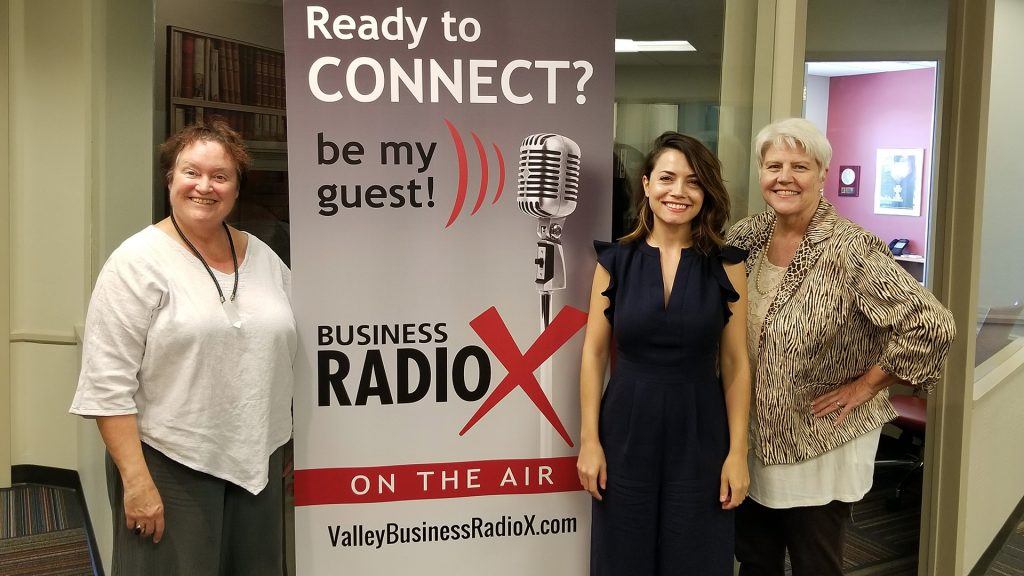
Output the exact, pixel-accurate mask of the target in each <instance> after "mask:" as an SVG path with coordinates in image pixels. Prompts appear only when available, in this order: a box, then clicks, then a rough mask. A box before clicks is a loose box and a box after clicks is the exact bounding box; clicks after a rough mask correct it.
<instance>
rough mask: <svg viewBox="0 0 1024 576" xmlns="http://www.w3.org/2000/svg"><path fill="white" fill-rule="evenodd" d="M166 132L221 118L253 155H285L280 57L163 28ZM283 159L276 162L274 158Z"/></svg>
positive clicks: (224, 40) (208, 36) (212, 37)
mask: <svg viewBox="0 0 1024 576" xmlns="http://www.w3.org/2000/svg"><path fill="white" fill-rule="evenodd" d="M167 91H168V106H167V111H168V119H167V127H168V133H169V134H173V133H174V132H176V131H178V130H180V129H181V128H182V127H184V126H187V125H188V124H191V123H193V122H195V121H196V120H200V119H203V118H205V117H208V116H213V115H217V116H221V117H222V118H224V119H225V120H226V121H227V122H228V123H229V124H231V127H232V128H234V129H235V130H237V131H238V132H239V133H240V134H242V137H243V138H245V140H246V143H247V144H248V146H249V148H250V150H251V151H253V153H254V156H267V157H268V161H269V162H270V163H272V164H282V162H281V159H283V158H284V154H285V153H286V142H285V141H286V139H287V137H286V120H285V89H284V53H283V52H281V51H280V50H274V49H272V48H266V47H263V46H257V45H255V44H249V43H247V42H241V41H238V40H232V39H230V38H224V37H221V36H215V35H212V34H206V33H203V32H197V31H195V30H188V29H185V28H179V27H177V26H168V27H167ZM277 154H280V155H281V158H279V159H277V161H275V158H274V157H275V156H276V155H277Z"/></svg>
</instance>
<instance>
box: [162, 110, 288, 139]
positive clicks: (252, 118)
mask: <svg viewBox="0 0 1024 576" xmlns="http://www.w3.org/2000/svg"><path fill="white" fill-rule="evenodd" d="M213 117H219V118H221V119H223V120H224V121H226V122H227V123H228V124H229V125H230V126H231V127H232V128H234V129H235V130H236V131H237V132H238V133H239V134H241V135H242V138H244V139H246V140H262V141H267V140H271V141H277V142H284V141H286V140H287V139H288V138H287V129H288V127H287V124H286V121H285V117H284V116H283V115H279V114H253V113H251V112H239V111H237V110H220V109H217V108H211V107H209V106H207V107H201V106H175V107H174V125H173V126H171V132H177V131H178V130H181V129H182V128H184V127H185V126H188V125H190V124H194V123H195V122H196V121H197V120H204V119H210V118H213Z"/></svg>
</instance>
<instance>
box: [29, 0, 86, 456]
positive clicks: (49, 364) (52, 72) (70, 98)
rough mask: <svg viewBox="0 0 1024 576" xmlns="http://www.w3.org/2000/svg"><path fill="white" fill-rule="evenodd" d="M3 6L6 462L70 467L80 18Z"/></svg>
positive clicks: (69, 5) (81, 168)
mask: <svg viewBox="0 0 1024 576" xmlns="http://www.w3.org/2000/svg"><path fill="white" fill-rule="evenodd" d="M10 6H11V20H12V22H11V23H12V30H11V37H10V38H11V60H10V66H11V69H10V131H11V140H12V141H13V142H17V143H18V145H17V146H12V147H11V149H10V171H11V179H10V182H11V192H10V196H11V197H10V210H11V244H10V246H11V253H10V258H11V284H10V286H11V293H10V302H11V337H12V340H14V341H16V342H18V343H16V344H13V345H12V346H11V409H12V430H11V462H12V464H38V465H43V466H54V467H58V468H71V469H74V468H76V467H77V461H76V460H77V458H76V454H75V442H74V439H75V437H76V426H77V422H76V420H75V418H73V417H72V416H69V415H67V405H68V403H69V402H70V399H71V393H72V392H73V390H74V386H75V379H74V375H75V372H76V369H75V362H74V359H73V353H74V347H73V346H69V345H67V344H66V343H68V342H70V343H72V344H73V343H74V340H75V337H74V326H75V324H77V323H80V322H81V321H82V317H83V315H84V311H85V295H86V287H87V282H88V280H87V279H88V266H87V255H88V250H89V242H88V237H87V235H86V231H87V213H86V206H87V198H88V195H89V183H90V180H91V173H90V138H89V134H90V117H89V106H90V101H91V97H90V94H89V85H90V74H89V50H88V42H89V34H88V31H87V30H86V29H85V26H83V24H84V22H85V21H86V20H87V15H88V11H87V5H86V3H83V2H78V1H74V0H37V1H31V2H29V1H27V0H12V2H11V3H10ZM57 38H59V39H60V41H59V42H55V41H54V39H57ZM19 341H20V342H19ZM39 341H43V342H52V343H38V342H39Z"/></svg>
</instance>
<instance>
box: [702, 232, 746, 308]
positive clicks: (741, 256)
mask: <svg viewBox="0 0 1024 576" xmlns="http://www.w3.org/2000/svg"><path fill="white" fill-rule="evenodd" d="M747 254H748V252H747V251H746V250H744V249H742V248H737V247H736V246H732V245H730V244H726V245H725V246H723V247H722V249H721V250H720V251H719V253H718V255H717V258H716V259H715V260H716V261H715V262H714V263H713V265H712V267H711V269H712V273H713V274H714V276H715V280H717V281H718V286H719V288H721V290H722V314H724V315H725V321H726V322H728V321H729V317H730V316H732V310H729V303H731V302H735V301H737V300H739V299H740V294H739V292H737V291H736V288H735V287H734V286H733V285H732V281H731V280H729V275H728V274H726V272H725V266H726V264H739V263H740V262H743V261H744V260H746V259H747Z"/></svg>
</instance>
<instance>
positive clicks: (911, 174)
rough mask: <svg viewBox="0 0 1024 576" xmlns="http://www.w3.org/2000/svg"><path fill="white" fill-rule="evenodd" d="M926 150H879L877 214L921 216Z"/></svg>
mask: <svg viewBox="0 0 1024 576" xmlns="http://www.w3.org/2000/svg"><path fill="white" fill-rule="evenodd" d="M923 166H924V149H923V148H879V149H878V152H877V154H876V160H875V214H895V215H898V216H920V215H921V185H922V181H923V178H922V169H923Z"/></svg>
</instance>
